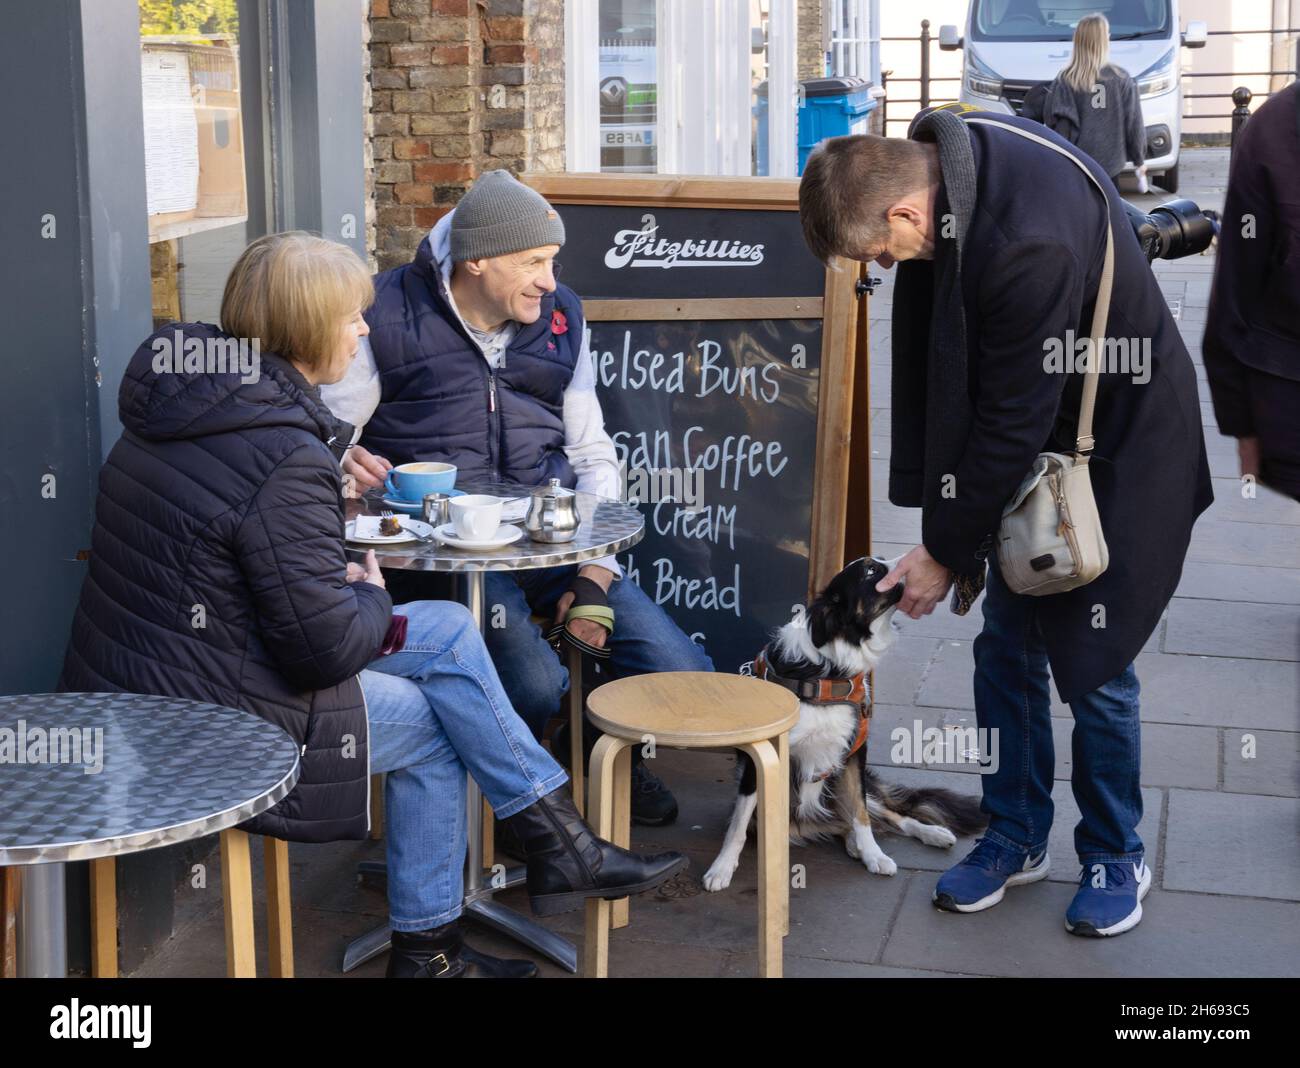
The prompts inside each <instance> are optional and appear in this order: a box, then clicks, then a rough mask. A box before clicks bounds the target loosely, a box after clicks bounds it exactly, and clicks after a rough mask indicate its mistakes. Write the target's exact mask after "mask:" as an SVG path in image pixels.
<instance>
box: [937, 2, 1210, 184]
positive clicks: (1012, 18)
mask: <svg viewBox="0 0 1300 1068" xmlns="http://www.w3.org/2000/svg"><path fill="white" fill-rule="evenodd" d="M1094 12H1100V13H1101V14H1103V15H1105V16H1106V18H1107V19H1108V20H1109V21H1110V59H1111V62H1112V63H1114V64H1115V65H1116V66H1119V67H1123V68H1124V69H1125V70H1126V71H1128V72H1129V74H1131V75H1133V77H1134V78H1136V79H1137V83H1138V90H1139V91H1140V93H1141V96H1142V119H1143V122H1144V124H1145V126H1146V131H1147V161H1146V162H1147V168H1148V173H1149V174H1150V175H1151V177H1152V178H1153V179H1154V180H1155V181H1156V183H1157V184H1158V185H1160V186H1162V187H1163V188H1164V189H1166V190H1168V191H1169V192H1170V193H1176V192H1178V146H1179V140H1180V137H1181V133H1182V117H1183V91H1182V81H1181V78H1180V77H1179V62H1178V60H1179V53H1178V49H1179V47H1180V46H1182V47H1184V48H1203V47H1204V46H1205V41H1206V25H1205V23H1204V22H1189V23H1188V24H1187V30H1186V32H1184V33H1180V32H1179V22H1178V0H971V3H970V9H969V11H968V12H967V15H966V35H965V36H964V37H963V36H962V35H961V33H960V32H959V30H958V28H957V27H956V26H942V27H940V29H939V47H940V48H941V49H943V50H944V51H947V52H951V51H954V50H956V49H959V48H964V49H965V56H964V57H963V59H964V62H963V64H962V82H961V100H962V102H963V103H967V104H973V105H975V106H976V107H980V108H984V109H985V110H987V111H1002V112H1006V113H1009V114H1015V115H1018V114H1020V109H1021V106H1022V105H1023V104H1024V101H1025V94H1027V93H1028V92H1029V91H1030V90H1031V89H1032V88H1033V87H1034V86H1036V85H1041V84H1045V83H1047V82H1049V81H1051V80H1052V79H1053V78H1054V77H1056V75H1057V74H1058V73H1059V72H1060V71H1061V69H1062V68H1064V66H1065V65H1066V63H1067V62H1068V61H1069V58H1070V42H1071V40H1072V39H1073V37H1074V27H1075V24H1076V23H1078V21H1079V19H1081V18H1083V16H1084V15H1090V14H1093V13H1094ZM1126 169H1127V170H1132V166H1131V165H1129V166H1128V167H1127V168H1126Z"/></svg>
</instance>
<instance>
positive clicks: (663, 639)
mask: <svg viewBox="0 0 1300 1068" xmlns="http://www.w3.org/2000/svg"><path fill="white" fill-rule="evenodd" d="M577 570H578V568H577V566H576V565H570V566H568V567H552V568H545V569H539V570H536V571H512V572H505V571H489V572H488V573H487V576H486V581H485V582H484V599H485V600H486V602H487V612H488V626H487V632H486V635H485V637H486V640H487V647H488V650H489V652H491V654H492V659H493V661H494V662H495V663H496V665H497V670H498V671H500V672H501V681H502V683H503V684H504V685H505V688H506V693H508V694H509V695H510V700H511V701H512V702H514V706H515V708H516V710H518V712H519V715H520V716H522V717H523V719H524V720H525V722H527V724H528V725H529V727H531V728H532V730H533V733H534V734H535V735H537V736H538V737H540V736H541V733H542V728H543V727H545V726H546V721H547V720H548V719H550V718H551V717H552V716H557V715H559V714H560V700H561V698H562V697H563V695H564V692H565V690H567V689H568V686H569V673H568V670H567V669H566V668H565V666H564V665H563V664H562V663H561V662H560V658H559V657H557V656H556V655H555V650H554V649H552V648H551V647H550V646H549V645H548V644H547V643H546V639H545V638H544V637H542V631H541V628H539V627H538V626H537V624H536V623H533V622H532V621H531V620H530V619H529V615H530V614H531V613H533V612H537V613H539V614H541V615H544V616H545V617H546V618H547V620H548V621H549V620H551V619H553V618H554V617H555V606H556V604H557V603H558V602H559V600H560V598H561V597H562V596H563V595H564V594H565V592H566V591H567V590H568V588H569V583H570V582H572V581H573V576H574V575H575V574H576V573H577ZM609 604H610V607H611V608H613V609H614V633H613V635H612V636H611V637H610V640H609V650H610V658H609V660H608V661H606V663H605V665H604V670H608V671H609V672H610V674H611V675H612V676H613V677H615V678H621V677H625V676H628V675H646V674H649V673H651V672H656V671H712V670H713V661H712V660H710V659H709V656H708V654H707V653H706V652H705V651H704V649H703V648H702V647H701V646H699V645H697V644H696V643H695V642H693V641H691V639H690V638H688V637H687V636H686V635H685V634H684V633H682V630H681V628H680V627H678V626H677V624H676V623H674V622H673V621H672V620H671V619H670V618H668V613H667V612H665V611H664V610H663V609H662V608H660V607H659V606H658V605H657V604H655V603H654V601H652V600H651V599H650V598H649V597H648V596H647V595H646V594H645V593H643V592H642V590H641V587H639V586H638V585H637V584H636V583H635V582H632V581H631V580H630V579H619V580H618V581H616V582H615V583H614V584H613V585H612V586H610V588H609ZM498 606H499V609H500V610H499V609H498ZM494 619H495V621H496V622H498V623H500V624H501V626H495V625H494V624H493V621H494ZM548 629H549V623H548Z"/></svg>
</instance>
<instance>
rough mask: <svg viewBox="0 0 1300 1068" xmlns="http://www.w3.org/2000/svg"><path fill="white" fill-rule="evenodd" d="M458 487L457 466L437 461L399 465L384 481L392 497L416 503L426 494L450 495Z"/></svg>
mask: <svg viewBox="0 0 1300 1068" xmlns="http://www.w3.org/2000/svg"><path fill="white" fill-rule="evenodd" d="M455 485H456V466H455V465H454V464H444V463H437V462H435V461H417V462H415V463H409V464H398V466H396V467H394V468H393V469H392V470H391V471H389V472H388V477H387V478H386V479H384V489H385V490H387V491H388V495H389V496H390V497H396V498H397V499H398V500H400V501H410V502H411V503H413V504H414V503H416V502H419V501H423V500H424V495H425V494H426V493H450V492H451V491H452V488H453V487H454V486H455Z"/></svg>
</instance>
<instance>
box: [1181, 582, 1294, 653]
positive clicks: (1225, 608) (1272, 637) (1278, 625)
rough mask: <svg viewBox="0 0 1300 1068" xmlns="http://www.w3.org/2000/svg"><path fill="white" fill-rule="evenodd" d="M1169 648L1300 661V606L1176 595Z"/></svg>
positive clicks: (1182, 650)
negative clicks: (1206, 599)
mask: <svg viewBox="0 0 1300 1068" xmlns="http://www.w3.org/2000/svg"><path fill="white" fill-rule="evenodd" d="M1163 649H1164V651H1165V652H1166V653H1202V654H1205V655H1207V656H1234V657H1243V658H1248V659H1253V660H1292V661H1295V660H1300V609H1298V608H1297V607H1296V606H1295V605H1278V604H1252V603H1249V602H1246V601H1201V600H1193V599H1191V598H1188V597H1175V598H1174V599H1173V601H1172V602H1171V603H1170V605H1169V615H1168V621H1167V624H1166V627H1165V638H1164V645H1163Z"/></svg>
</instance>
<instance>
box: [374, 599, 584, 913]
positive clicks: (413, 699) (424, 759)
mask: <svg viewBox="0 0 1300 1068" xmlns="http://www.w3.org/2000/svg"><path fill="white" fill-rule="evenodd" d="M397 614H398V615H404V616H406V617H407V620H408V624H407V632H406V644H405V646H404V647H403V649H402V650H401V652H397V653H393V654H392V655H391V656H384V657H380V658H379V659H378V660H375V661H372V662H371V664H370V666H369V667H368V668H367V669H366V670H365V671H363V672H362V673H361V688H362V691H363V692H364V693H365V698H366V715H367V719H368V721H369V726H370V770H371V772H372V773H373V772H380V771H386V772H388V779H387V783H386V785H385V788H384V808H385V812H386V816H387V818H386V821H385V822H386V828H385V834H386V838H387V845H388V911H389V924H390V926H391V927H392V928H393V929H394V930H397V931H423V930H426V929H428V928H430V927H438V926H440V925H442V924H445V923H450V922H451V921H452V920H454V919H455V918H456V917H457V916H459V915H460V909H461V899H462V897H463V896H464V891H463V878H462V876H463V869H464V867H465V844H466V838H465V832H466V828H465V819H466V812H465V805H466V800H465V774H466V772H468V773H469V774H470V775H473V776H474V781H475V782H476V783H478V785H479V787H480V789H482V791H483V795H484V796H485V797H486V798H487V799H488V801H490V802H491V804H492V808H493V809H494V810H495V811H496V814H497V815H498V816H501V817H503V818H504V817H506V816H513V815H514V814H515V813H517V812H519V811H521V810H522V809H525V808H527V807H528V806H529V805H531V804H533V803H534V802H536V801H537V800H538V799H540V798H542V797H545V796H546V795H547V794H549V793H551V792H552V791H554V790H556V789H558V788H559V787H561V786H563V785H564V783H565V782H567V781H568V776H567V775H566V774H565V773H564V769H563V768H561V767H560V766H559V765H558V764H557V763H556V762H555V761H554V760H553V759H551V756H550V754H549V753H547V752H546V750H545V749H543V748H542V747H541V746H540V745H539V744H538V743H537V741H536V740H535V739H534V738H533V736H532V734H531V732H530V731H529V730H528V727H527V726H526V725H525V724H524V722H523V720H521V719H520V718H519V717H518V715H516V714H515V710H514V709H513V708H512V707H511V706H510V700H509V698H507V697H506V695H505V691H504V690H503V689H502V688H501V680H500V679H499V678H498V677H497V673H496V669H495V668H494V667H493V666H492V660H491V658H490V657H489V656H488V653H487V649H486V648H485V647H484V645H483V639H482V637H481V636H480V634H479V630H478V627H477V625H476V624H475V622H474V617H473V616H471V615H470V613H469V610H468V609H466V608H465V607H464V606H463V605H460V604H457V603H455V602H454V601H416V602H414V603H412V604H406V605H402V606H401V608H399V609H398V610H397Z"/></svg>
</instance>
